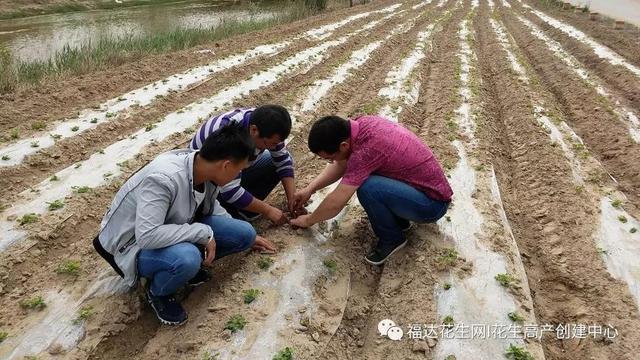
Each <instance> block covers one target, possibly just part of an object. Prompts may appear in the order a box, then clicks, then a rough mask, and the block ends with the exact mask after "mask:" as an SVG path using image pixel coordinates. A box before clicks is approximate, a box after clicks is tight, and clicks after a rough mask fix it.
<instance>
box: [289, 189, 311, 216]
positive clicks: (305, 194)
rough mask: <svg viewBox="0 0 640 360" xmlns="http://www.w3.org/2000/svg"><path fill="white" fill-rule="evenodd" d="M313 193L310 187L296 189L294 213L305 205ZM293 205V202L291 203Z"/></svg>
mask: <svg viewBox="0 0 640 360" xmlns="http://www.w3.org/2000/svg"><path fill="white" fill-rule="evenodd" d="M311 195H313V191H311V190H310V189H309V188H308V187H306V188H304V189H302V190H298V191H296V193H295V194H294V195H293V209H294V211H293V212H292V213H297V212H299V210H301V209H302V208H303V207H304V204H306V203H307V201H309V199H311ZM289 204H290V205H291V203H289Z"/></svg>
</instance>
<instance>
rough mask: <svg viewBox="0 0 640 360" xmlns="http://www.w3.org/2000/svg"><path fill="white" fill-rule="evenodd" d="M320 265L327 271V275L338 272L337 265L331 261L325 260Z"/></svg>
mask: <svg viewBox="0 0 640 360" xmlns="http://www.w3.org/2000/svg"><path fill="white" fill-rule="evenodd" d="M322 264H324V266H325V267H326V268H327V270H329V274H335V272H336V271H337V270H338V263H337V262H336V261H335V260H333V259H325V260H324V261H323V262H322Z"/></svg>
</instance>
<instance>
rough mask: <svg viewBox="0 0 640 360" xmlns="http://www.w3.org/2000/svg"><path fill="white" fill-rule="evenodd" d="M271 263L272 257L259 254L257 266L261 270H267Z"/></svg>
mask: <svg viewBox="0 0 640 360" xmlns="http://www.w3.org/2000/svg"><path fill="white" fill-rule="evenodd" d="M271 265H273V259H272V258H270V257H268V256H261V257H260V259H258V267H259V268H260V269H262V270H267V269H268V268H270V267H271Z"/></svg>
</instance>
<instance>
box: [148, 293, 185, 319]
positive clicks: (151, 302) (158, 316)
mask: <svg viewBox="0 0 640 360" xmlns="http://www.w3.org/2000/svg"><path fill="white" fill-rule="evenodd" d="M147 302H148V303H149V305H151V308H152V309H153V312H154V313H155V314H156V317H157V318H158V320H160V323H162V324H164V325H169V326H180V325H182V324H184V323H186V322H187V320H189V317H188V316H187V317H186V318H185V319H184V320H182V321H169V320H165V319H163V318H161V317H160V314H158V310H156V307H155V306H153V301H151V299H149V296H148V295H147Z"/></svg>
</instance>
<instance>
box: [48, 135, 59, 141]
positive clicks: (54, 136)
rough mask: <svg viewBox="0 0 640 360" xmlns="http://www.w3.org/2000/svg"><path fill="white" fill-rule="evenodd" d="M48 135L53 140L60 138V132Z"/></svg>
mask: <svg viewBox="0 0 640 360" xmlns="http://www.w3.org/2000/svg"><path fill="white" fill-rule="evenodd" d="M49 136H51V138H52V139H53V140H60V138H62V135H60V134H49Z"/></svg>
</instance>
